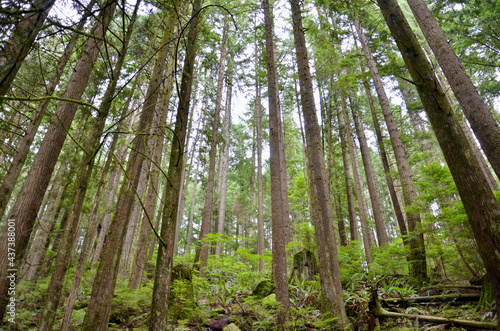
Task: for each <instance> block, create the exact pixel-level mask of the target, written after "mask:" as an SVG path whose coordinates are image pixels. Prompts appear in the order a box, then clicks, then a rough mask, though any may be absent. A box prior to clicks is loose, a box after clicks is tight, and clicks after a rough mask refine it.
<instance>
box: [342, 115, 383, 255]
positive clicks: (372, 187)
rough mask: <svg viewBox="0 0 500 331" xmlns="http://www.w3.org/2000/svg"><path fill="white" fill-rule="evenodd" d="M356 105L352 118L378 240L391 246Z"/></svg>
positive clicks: (381, 243) (380, 244)
mask: <svg viewBox="0 0 500 331" xmlns="http://www.w3.org/2000/svg"><path fill="white" fill-rule="evenodd" d="M356 108H357V107H356V106H355V105H352V106H351V110H352V117H353V119H354V125H355V127H356V132H357V136H358V141H359V146H360V149H361V157H362V159H363V165H364V168H365V175H366V182H367V184H368V190H369V193H370V200H371V203H372V209H373V218H374V220H375V230H376V231H377V239H378V244H379V246H381V247H382V246H387V245H389V238H388V237H387V228H386V226H385V220H384V215H383V212H382V202H381V201H380V194H379V193H378V192H379V189H378V187H377V182H376V180H375V171H374V169H373V164H372V160H371V156H370V149H369V147H368V143H367V141H366V137H365V132H364V128H363V122H362V121H361V119H360V118H359V114H358V110H357V109H356Z"/></svg>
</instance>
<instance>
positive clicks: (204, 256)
mask: <svg viewBox="0 0 500 331" xmlns="http://www.w3.org/2000/svg"><path fill="white" fill-rule="evenodd" d="M227 24H228V23H227V18H225V19H224V28H223V31H222V42H221V47H220V59H219V74H218V78H217V92H216V93H217V94H216V100H215V110H214V122H213V128H212V143H211V146H210V161H209V166H208V179H207V191H206V195H205V204H204V207H203V216H202V220H201V232H200V237H199V244H200V247H199V250H200V255H199V256H200V258H199V269H200V277H205V268H206V266H207V261H208V250H209V244H208V243H206V242H203V240H204V238H205V236H206V235H208V234H209V233H210V230H211V227H212V210H213V201H214V178H215V158H216V156H217V155H216V154H217V138H218V135H219V118H220V109H221V105H222V89H223V83H224V71H225V68H226V64H225V63H226V42H227V33H228V32H227ZM197 255H198V254H197ZM196 262H198V261H197V259H196V258H195V263H196Z"/></svg>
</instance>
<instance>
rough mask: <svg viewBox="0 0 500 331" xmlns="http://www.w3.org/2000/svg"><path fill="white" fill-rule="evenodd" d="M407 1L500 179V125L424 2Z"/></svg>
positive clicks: (420, 0) (417, 0)
mask: <svg viewBox="0 0 500 331" xmlns="http://www.w3.org/2000/svg"><path fill="white" fill-rule="evenodd" d="M408 4H409V5H410V8H411V11H412V12H413V15H415V18H416V19H417V22H418V25H419V26H420V29H421V30H422V32H423V34H424V36H425V39H426V40H427V42H428V43H429V46H430V47H431V49H432V52H433V53H434V55H435V56H436V60H437V61H438V63H439V65H440V66H441V68H442V69H443V73H444V75H445V76H446V78H447V80H448V83H449V84H450V86H451V89H452V90H453V93H454V94H455V97H456V98H457V100H458V102H459V104H460V106H461V107H462V110H463V112H464V114H465V116H466V117H467V119H468V120H469V123H470V125H471V127H472V130H473V131H474V133H475V135H476V137H477V139H478V140H479V143H480V144H481V147H482V149H483V151H484V153H485V154H486V157H487V158H488V160H489V161H490V164H491V166H492V167H493V170H494V171H495V173H496V175H497V177H498V178H500V126H499V125H498V122H497V121H496V120H495V119H494V118H493V116H492V114H491V112H490V110H489V109H488V106H487V105H486V103H485V102H484V100H483V99H482V97H481V96H480V95H479V92H478V91H477V89H476V87H475V86H474V84H473V83H472V81H471V79H470V76H469V75H468V74H467V72H466V71H465V68H464V67H463V66H462V63H461V62H460V60H459V59H458V57H457V55H456V53H455V51H454V50H453V48H452V47H451V45H450V44H449V43H448V40H447V39H446V36H445V35H444V33H443V30H441V28H440V27H439V25H438V24H437V22H436V20H435V19H434V16H433V15H432V13H431V11H430V10H429V8H427V5H426V4H425V2H424V1H422V0H408Z"/></svg>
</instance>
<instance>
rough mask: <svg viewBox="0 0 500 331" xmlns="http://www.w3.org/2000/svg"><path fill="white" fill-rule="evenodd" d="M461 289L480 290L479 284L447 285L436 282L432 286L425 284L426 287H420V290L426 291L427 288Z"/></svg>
mask: <svg viewBox="0 0 500 331" xmlns="http://www.w3.org/2000/svg"><path fill="white" fill-rule="evenodd" d="M451 288H455V289H461V290H481V285H448V284H438V285H434V286H427V287H422V288H421V289H420V291H427V290H435V289H438V290H447V289H451Z"/></svg>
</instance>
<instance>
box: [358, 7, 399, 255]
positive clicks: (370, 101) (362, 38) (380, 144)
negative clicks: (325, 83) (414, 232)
mask: <svg viewBox="0 0 500 331" xmlns="http://www.w3.org/2000/svg"><path fill="white" fill-rule="evenodd" d="M353 15H354V26H355V28H356V32H357V35H358V39H359V40H360V42H361V45H362V47H363V49H364V48H365V47H368V43H367V41H366V37H365V34H364V32H363V29H362V28H361V24H360V22H359V19H358V17H357V16H356V13H355V12H354V11H353ZM357 47H358V45H357V43H356V49H357ZM368 51H369V49H368ZM359 64H360V67H361V71H362V72H363V73H364V72H365V65H364V63H363V61H362V60H361V57H360V58H359ZM363 86H364V88H365V94H366V97H367V99H368V105H369V106H370V112H371V115H372V120H373V126H374V128H375V136H376V137H377V144H378V149H379V153H380V159H381V161H382V167H383V168H384V175H385V182H386V184H387V188H388V190H389V196H390V198H391V202H392V206H393V209H394V214H395V216H396V221H397V223H398V227H399V231H400V232H401V236H402V237H403V242H404V243H405V245H406V244H407V243H408V238H407V234H408V230H407V228H406V223H405V219H404V215H403V211H402V209H401V204H400V203H399V199H398V196H397V194H396V189H395V188H394V180H393V178H392V175H391V169H390V167H389V160H388V158H387V152H386V149H385V143H384V138H383V136H382V130H381V129H380V123H379V120H378V116H377V113H376V111H375V105H374V102H373V97H372V93H371V90H370V86H369V84H368V81H367V79H366V78H365V77H364V76H363Z"/></svg>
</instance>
